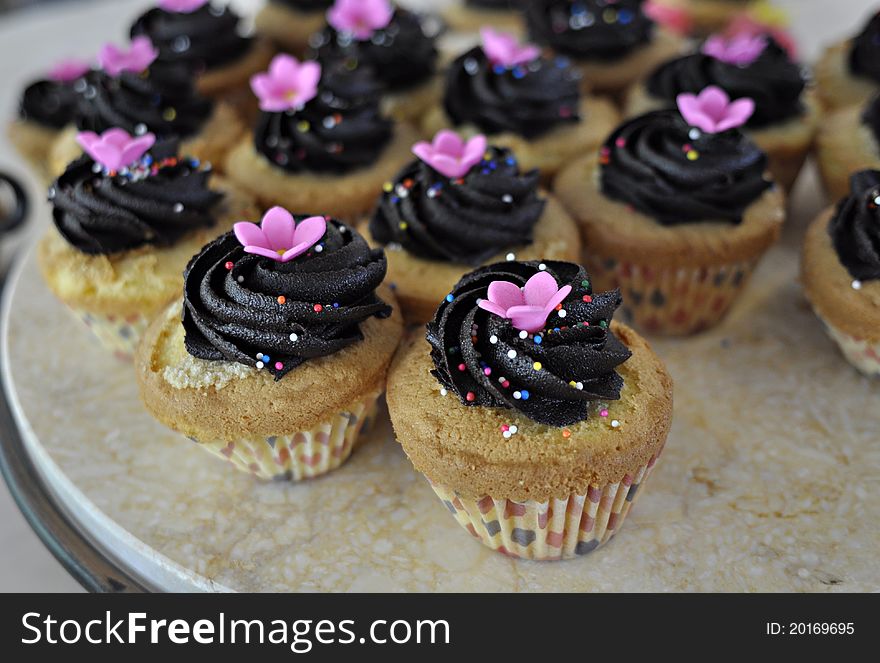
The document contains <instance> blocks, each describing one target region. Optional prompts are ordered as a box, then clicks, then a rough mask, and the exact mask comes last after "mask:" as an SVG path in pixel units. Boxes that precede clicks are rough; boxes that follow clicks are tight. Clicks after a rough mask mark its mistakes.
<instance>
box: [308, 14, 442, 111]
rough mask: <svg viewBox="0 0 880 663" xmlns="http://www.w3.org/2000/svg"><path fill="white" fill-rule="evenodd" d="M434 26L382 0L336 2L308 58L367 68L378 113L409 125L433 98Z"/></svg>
mask: <svg viewBox="0 0 880 663" xmlns="http://www.w3.org/2000/svg"><path fill="white" fill-rule="evenodd" d="M438 32H439V23H438V22H437V21H436V20H435V19H433V18H429V17H428V16H423V15H419V14H416V13H414V12H411V11H408V10H406V9H403V8H401V7H396V6H394V5H393V4H392V3H391V2H389V1H388V0H336V2H335V3H334V4H333V6H332V7H331V8H330V9H328V10H327V25H326V27H325V28H324V29H323V30H321V31H320V32H318V33H316V34H314V35H312V38H311V40H310V42H309V43H310V46H311V47H312V51H313V53H314V56H315V57H316V58H317V59H318V60H319V61H320V62H322V63H324V64H325V66H326V65H329V64H331V63H333V62H337V61H341V62H342V63H343V64H344V66H345V67H346V68H348V69H367V70H368V71H369V72H371V73H372V75H373V76H374V77H375V78H376V80H378V81H379V82H380V83H381V84H382V86H383V95H382V110H383V111H384V112H386V113H388V114H389V115H391V116H392V117H394V118H395V119H397V120H404V121H409V122H414V121H416V120H417V119H418V118H420V117H421V116H422V114H423V113H424V112H425V111H426V110H427V109H428V108H429V107H431V106H433V105H434V104H435V103H436V101H437V98H438V96H439V87H438V83H437V80H436V77H435V74H436V71H437V58H438V52H437V47H436V43H435V42H436V37H437V33H438Z"/></svg>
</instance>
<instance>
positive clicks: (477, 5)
mask: <svg viewBox="0 0 880 663" xmlns="http://www.w3.org/2000/svg"><path fill="white" fill-rule="evenodd" d="M525 3H526V0H464V2H458V3H455V4H453V5H452V6H450V7H449V8H448V9H446V11H445V12H444V13H443V19H444V20H445V21H446V23H447V25H449V27H450V28H452V29H453V30H458V31H460V32H478V31H479V30H480V29H481V28H483V27H485V26H487V25H490V26H492V27H494V28H497V29H499V30H504V31H506V32H513V33H519V32H521V31H522V22H523V16H522V9H523V5H525Z"/></svg>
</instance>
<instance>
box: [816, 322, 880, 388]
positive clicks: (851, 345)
mask: <svg viewBox="0 0 880 663" xmlns="http://www.w3.org/2000/svg"><path fill="white" fill-rule="evenodd" d="M819 319H820V320H822V322H823V323H824V325H825V329H826V330H827V331H828V335H829V336H830V337H831V338H832V339H833V340H834V342H835V343H837V345H838V346H839V347H840V351H841V352H842V353H843V356H844V357H846V360H847V361H848V362H849V363H850V364H852V365H853V366H855V367H856V368H857V369H858V370H859V371H861V372H862V373H864V374H865V375H867V376H869V377H880V342H876V341H874V342H872V341H867V340H865V339H863V338H857V337H855V336H852V335H850V334H847V333H846V332H844V331H841V330H840V329H838V328H837V327H835V326H834V325H832V324H830V323H829V322H828V321H827V320H825V319H823V318H821V317H820V318H819Z"/></svg>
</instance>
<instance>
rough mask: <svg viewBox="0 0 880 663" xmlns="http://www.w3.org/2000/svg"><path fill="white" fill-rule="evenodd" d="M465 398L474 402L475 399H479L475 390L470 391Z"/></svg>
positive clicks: (469, 401)
mask: <svg viewBox="0 0 880 663" xmlns="http://www.w3.org/2000/svg"><path fill="white" fill-rule="evenodd" d="M465 399H466V400H467V402H468V403H473V402H474V401H475V400H477V395H476V394H475V393H474V392H472V391H469V392H468V393H467V395H466V396H465Z"/></svg>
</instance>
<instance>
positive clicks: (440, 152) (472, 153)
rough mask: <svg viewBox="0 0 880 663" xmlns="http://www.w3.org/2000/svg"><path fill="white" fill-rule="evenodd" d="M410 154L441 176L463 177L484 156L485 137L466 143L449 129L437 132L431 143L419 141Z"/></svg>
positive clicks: (478, 136) (478, 137)
mask: <svg viewBox="0 0 880 663" xmlns="http://www.w3.org/2000/svg"><path fill="white" fill-rule="evenodd" d="M412 152H413V154H415V155H416V156H417V157H418V158H419V159H421V160H422V161H424V162H425V163H426V164H428V165H429V166H431V168H433V169H434V170H436V171H437V172H438V173H440V174H441V175H446V177H451V178H456V177H464V176H465V175H467V173H468V172H469V171H470V169H471V168H473V167H474V166H476V165H477V164H478V163H480V161H482V160H483V155H484V154H486V137H485V136H484V135H482V134H477V135H476V136H474V137H473V138H471V139H470V140H468V141H467V142H465V140H464V138H462V137H461V136H459V135H458V134H457V133H455V132H454V131H451V130H450V129H443V130H441V131H438V132H437V135H436V136H434V140H433V142H430V143H428V142H426V141H420V142H418V143H416V144H415V145H413V147H412Z"/></svg>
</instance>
